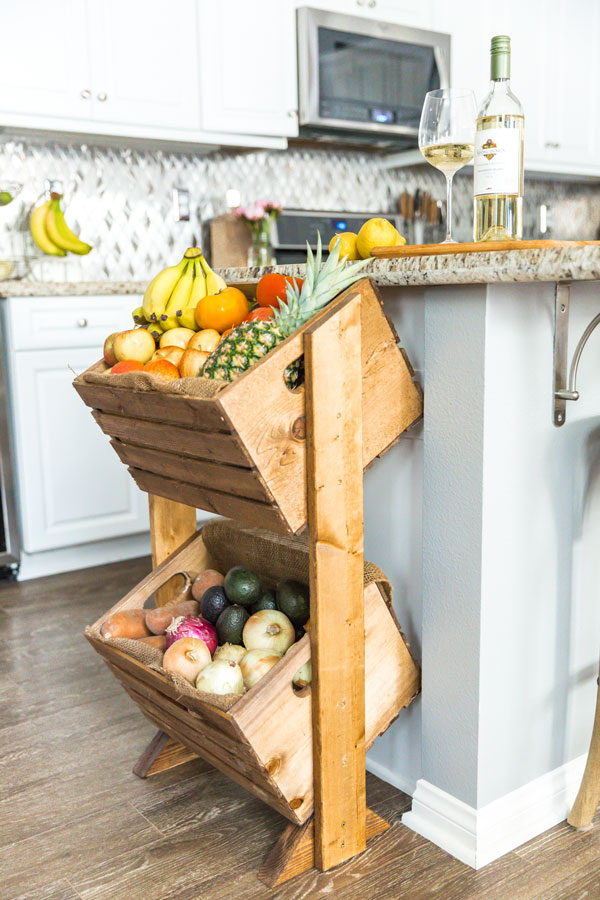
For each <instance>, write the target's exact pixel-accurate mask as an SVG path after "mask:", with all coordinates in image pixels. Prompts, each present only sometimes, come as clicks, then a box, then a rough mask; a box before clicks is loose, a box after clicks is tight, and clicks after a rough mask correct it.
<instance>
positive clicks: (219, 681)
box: [196, 659, 244, 694]
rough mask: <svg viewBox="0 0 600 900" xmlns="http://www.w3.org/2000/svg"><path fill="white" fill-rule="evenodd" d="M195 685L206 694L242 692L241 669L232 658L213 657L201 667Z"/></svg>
mask: <svg viewBox="0 0 600 900" xmlns="http://www.w3.org/2000/svg"><path fill="white" fill-rule="evenodd" d="M196 687H197V688H198V690H199V691H206V693H208V694H243V693H244V679H243V678H242V670H241V669H240V667H239V666H238V664H237V663H236V662H234V661H233V660H232V659H215V660H213V662H211V663H209V664H208V665H207V666H206V668H205V669H202V671H201V672H200V674H199V675H198V677H197V679H196Z"/></svg>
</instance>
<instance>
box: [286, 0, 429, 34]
mask: <svg viewBox="0 0 600 900" xmlns="http://www.w3.org/2000/svg"><path fill="white" fill-rule="evenodd" d="M433 4H434V0H314V2H310V3H303V2H300V0H296V2H295V6H296V7H299V6H311V7H313V8H314V9H325V10H331V11H332V12H339V13H345V14H346V15H348V16H362V17H363V18H369V19H379V20H380V21H382V22H393V23H394V24H395V25H408V26H410V27H412V28H432V29H434V30H436V31H440V30H441V29H439V28H434V23H433Z"/></svg>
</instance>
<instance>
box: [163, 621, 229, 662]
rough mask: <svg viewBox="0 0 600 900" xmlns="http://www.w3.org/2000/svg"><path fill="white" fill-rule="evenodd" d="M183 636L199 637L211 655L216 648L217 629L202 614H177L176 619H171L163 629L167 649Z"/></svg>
mask: <svg viewBox="0 0 600 900" xmlns="http://www.w3.org/2000/svg"><path fill="white" fill-rule="evenodd" d="M184 637H193V638H199V639H200V640H201V641H204V643H205V644H206V646H207V647H208V649H209V650H210V655H211V656H212V655H213V653H214V652H215V650H216V649H217V643H218V641H217V630H216V628H215V626H214V625H211V624H210V622H207V621H206V619H203V618H202V616H177V618H176V619H173V621H172V622H171V624H170V625H169V626H168V627H167V630H166V631H165V647H166V649H167V650H168V649H169V647H170V646H171V644H174V643H175V641H178V640H179V638H184Z"/></svg>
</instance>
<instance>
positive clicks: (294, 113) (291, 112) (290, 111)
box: [288, 109, 298, 119]
mask: <svg viewBox="0 0 600 900" xmlns="http://www.w3.org/2000/svg"><path fill="white" fill-rule="evenodd" d="M297 115H298V110H297V109H288V116H289V117H290V119H295V118H296V116H297Z"/></svg>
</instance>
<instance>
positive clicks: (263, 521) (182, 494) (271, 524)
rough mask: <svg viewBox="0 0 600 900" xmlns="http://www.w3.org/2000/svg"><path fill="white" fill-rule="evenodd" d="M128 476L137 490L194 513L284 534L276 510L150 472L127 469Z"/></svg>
mask: <svg viewBox="0 0 600 900" xmlns="http://www.w3.org/2000/svg"><path fill="white" fill-rule="evenodd" d="M129 472H130V474H131V476H132V478H133V479H134V480H135V482H136V484H137V486H138V487H139V488H141V490H142V491H147V492H148V493H149V494H157V495H158V496H159V497H167V498H168V499H170V500H177V501H178V502H180V503H182V502H185V503H188V504H190V505H192V506H194V507H196V509H205V510H207V511H208V512H212V513H216V514H217V515H220V516H227V517H229V518H232V519H239V520H240V521H242V522H247V523H248V524H250V525H257V526H258V527H260V528H268V529H270V530H271V531H280V532H281V531H286V530H287V529H286V526H285V522H284V521H283V519H282V517H281V514H280V512H279V510H278V509H277V507H275V506H268V505H267V504H265V503H257V502H256V501H255V500H248V499H247V498H246V497H234V496H233V495H232V494H221V493H219V492H218V491H211V490H208V489H206V488H202V487H199V486H198V485H196V484H187V483H186V482H183V481H175V479H172V478H164V477H163V476H162V475H155V474H154V473H153V472H145V471H144V470H143V469H134V468H131V467H130V468H129Z"/></svg>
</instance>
